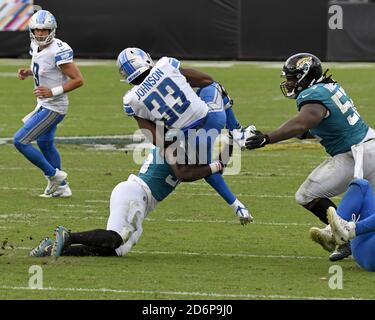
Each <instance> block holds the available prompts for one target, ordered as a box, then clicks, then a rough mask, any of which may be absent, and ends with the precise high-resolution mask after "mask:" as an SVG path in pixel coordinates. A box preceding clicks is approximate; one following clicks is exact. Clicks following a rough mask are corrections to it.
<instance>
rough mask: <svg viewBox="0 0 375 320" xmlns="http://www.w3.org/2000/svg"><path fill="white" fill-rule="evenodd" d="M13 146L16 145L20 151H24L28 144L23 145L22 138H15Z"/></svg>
mask: <svg viewBox="0 0 375 320" xmlns="http://www.w3.org/2000/svg"><path fill="white" fill-rule="evenodd" d="M13 145H14V146H15V147H16V148H17V149H18V150H20V151H22V150H23V148H24V147H25V146H26V145H27V144H25V143H22V142H21V141H20V138H18V137H16V136H15V137H14V138H13Z"/></svg>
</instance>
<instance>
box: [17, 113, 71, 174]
mask: <svg viewBox="0 0 375 320" xmlns="http://www.w3.org/2000/svg"><path fill="white" fill-rule="evenodd" d="M63 119H64V115H61V114H59V113H57V112H54V111H51V110H48V109H45V108H40V109H39V110H38V112H37V113H36V114H34V115H33V116H32V117H31V118H30V119H29V120H27V121H26V123H25V124H24V126H23V127H22V128H21V129H19V130H18V131H17V132H16V134H15V135H14V139H13V143H14V146H15V147H16V148H17V149H18V151H20V152H21V153H22V154H23V155H24V156H25V157H26V158H27V159H28V160H29V161H30V162H32V163H33V164H34V165H35V166H37V167H38V168H39V169H41V170H42V171H43V173H44V175H45V176H48V177H52V176H54V175H55V173H56V168H58V169H60V168H61V159H60V155H59V153H58V151H57V149H56V148H55V147H54V144H53V138H54V134H55V131H56V126H57V125H58V124H59V123H60V122H61V121H62V120H63ZM50 139H52V141H51V140H50ZM34 140H37V141H38V145H39V148H40V149H41V151H42V152H40V151H39V150H37V149H36V148H34V147H33V146H32V144H31V142H32V141H34Z"/></svg>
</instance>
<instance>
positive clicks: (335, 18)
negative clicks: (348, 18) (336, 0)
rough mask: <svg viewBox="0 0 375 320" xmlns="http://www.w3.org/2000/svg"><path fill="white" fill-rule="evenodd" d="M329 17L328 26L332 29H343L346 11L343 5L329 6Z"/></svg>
mask: <svg viewBox="0 0 375 320" xmlns="http://www.w3.org/2000/svg"><path fill="white" fill-rule="evenodd" d="M328 13H329V15H330V16H329V19H328V27H329V28H330V29H331V30H336V29H338V30H342V29H343V28H344V12H343V10H342V7H341V6H340V5H338V4H334V5H331V6H329V8H328Z"/></svg>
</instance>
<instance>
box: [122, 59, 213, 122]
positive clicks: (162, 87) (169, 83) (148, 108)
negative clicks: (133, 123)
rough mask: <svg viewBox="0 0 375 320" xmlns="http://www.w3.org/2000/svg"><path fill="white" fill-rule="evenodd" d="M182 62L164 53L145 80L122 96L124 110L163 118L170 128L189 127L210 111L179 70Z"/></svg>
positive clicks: (130, 114) (138, 115)
mask: <svg viewBox="0 0 375 320" xmlns="http://www.w3.org/2000/svg"><path fill="white" fill-rule="evenodd" d="M179 67H180V62H179V61H178V60H177V59H174V58H168V57H163V58H161V59H160V60H159V61H158V62H157V63H156V64H155V66H154V67H153V68H152V69H151V71H150V74H149V75H148V76H147V77H146V78H145V79H144V81H143V82H142V83H141V84H140V85H137V86H134V87H133V88H132V89H131V90H129V91H128V92H127V93H126V94H125V95H124V98H123V103H124V110H125V112H126V113H127V114H128V115H129V116H137V117H140V118H143V119H147V120H150V121H152V122H156V121H163V122H164V124H165V126H166V127H168V128H175V129H187V128H189V127H192V126H194V124H195V123H198V122H199V120H201V119H202V118H204V117H205V116H206V114H207V112H208V106H207V104H206V103H205V102H204V101H203V100H201V98H199V97H198V95H197V94H196V93H195V91H194V90H193V88H192V87H191V86H190V84H189V83H188V82H187V80H186V78H185V77H184V76H183V75H182V73H181V72H180V70H179Z"/></svg>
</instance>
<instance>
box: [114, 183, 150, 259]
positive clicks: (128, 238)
mask: <svg viewBox="0 0 375 320" xmlns="http://www.w3.org/2000/svg"><path fill="white" fill-rule="evenodd" d="M136 178H137V177H136ZM137 179H139V178H137ZM149 196H150V195H149V194H148V192H146V190H145V188H144V186H142V185H141V183H139V182H138V181H136V179H134V176H133V179H128V180H127V181H124V182H121V183H119V184H118V185H117V186H116V187H115V188H114V189H113V191H112V194H111V199H110V208H109V210H110V215H109V218H108V222H107V230H112V231H115V232H117V233H118V234H119V235H120V236H121V237H122V239H123V241H124V242H123V244H122V245H121V246H120V247H118V248H117V249H116V253H117V255H118V256H123V255H126V254H127V253H128V252H129V251H130V250H131V248H132V247H133V246H134V245H135V244H136V243H137V242H138V240H139V238H140V237H141V235H142V222H143V220H144V218H145V217H146V216H147V214H148V211H150V209H149V208H150V206H149V205H148V201H149Z"/></svg>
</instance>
